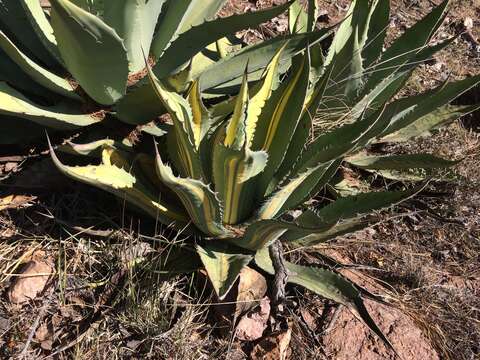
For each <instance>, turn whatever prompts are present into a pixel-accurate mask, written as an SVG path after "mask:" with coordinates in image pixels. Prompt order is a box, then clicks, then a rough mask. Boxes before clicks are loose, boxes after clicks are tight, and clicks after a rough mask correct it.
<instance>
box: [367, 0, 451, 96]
mask: <svg viewBox="0 0 480 360" xmlns="http://www.w3.org/2000/svg"><path fill="white" fill-rule="evenodd" d="M449 2H450V0H445V1H443V2H442V3H441V4H440V5H439V6H437V7H436V8H435V9H433V10H432V11H431V12H430V13H429V14H428V15H426V16H425V17H424V18H423V19H422V20H420V21H419V22H417V23H415V25H413V26H412V27H410V28H409V29H407V30H406V31H405V33H403V34H402V35H401V36H400V37H399V38H398V39H397V40H395V41H394V42H393V43H392V45H391V46H390V47H388V48H387V50H385V52H384V53H383V54H382V56H381V57H380V59H379V62H378V63H377V64H376V66H375V67H374V68H373V71H372V73H371V75H370V76H369V79H368V82H367V84H366V85H365V88H366V90H367V91H369V90H371V89H372V88H373V87H375V86H376V85H377V84H378V83H380V82H381V81H382V80H383V79H384V78H386V77H388V76H389V75H390V74H392V73H393V72H395V71H397V67H399V66H402V65H403V64H406V63H413V62H414V61H415V57H416V54H418V53H419V52H420V51H422V50H423V49H424V48H425V47H426V46H427V44H428V42H429V41H430V39H431V38H432V36H433V34H434V33H435V32H436V31H437V29H438V28H439V27H440V25H441V24H442V22H443V20H444V18H445V16H446V9H447V6H448V4H449Z"/></svg>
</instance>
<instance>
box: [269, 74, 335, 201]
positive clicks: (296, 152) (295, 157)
mask: <svg viewBox="0 0 480 360" xmlns="http://www.w3.org/2000/svg"><path fill="white" fill-rule="evenodd" d="M331 69H332V68H331V67H330V69H327V70H326V71H325V74H324V76H323V77H322V79H321V80H319V81H318V82H317V84H316V86H315V88H314V89H313V91H312V93H311V94H310V96H309V99H308V100H307V103H306V104H305V106H304V109H303V111H302V115H301V117H300V120H299V122H298V125H297V128H296V129H295V133H294V134H293V137H292V139H291V141H290V144H289V146H288V150H287V153H286V154H285V157H284V159H283V161H282V164H281V165H280V167H279V169H278V170H277V172H276V173H275V175H274V176H273V178H272V180H271V181H270V184H269V185H268V188H267V191H266V194H267V195H268V194H270V193H271V192H272V191H273V190H274V189H275V187H276V186H277V185H278V184H279V183H281V182H282V181H284V180H285V179H286V177H287V175H288V174H289V173H290V171H292V169H293V168H294V167H295V165H296V163H297V162H298V161H299V157H300V155H301V154H302V153H303V151H304V150H305V148H306V146H307V143H308V136H309V135H310V133H311V130H312V124H313V119H314V117H315V116H316V114H317V111H318V107H319V105H320V103H321V102H322V99H323V96H324V94H325V89H326V87H327V84H328V82H329V80H330V75H331Z"/></svg>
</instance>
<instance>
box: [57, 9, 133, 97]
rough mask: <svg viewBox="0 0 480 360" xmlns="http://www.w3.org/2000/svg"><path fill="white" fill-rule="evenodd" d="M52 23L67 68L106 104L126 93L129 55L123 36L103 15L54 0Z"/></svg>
mask: <svg viewBox="0 0 480 360" xmlns="http://www.w3.org/2000/svg"><path fill="white" fill-rule="evenodd" d="M51 3H52V11H51V24H52V27H53V30H54V33H55V37H56V39H57V42H58V49H59V51H60V54H61V55H62V58H63V60H64V61H65V65H66V67H67V69H68V71H69V72H70V73H71V74H72V75H73V77H74V78H75V79H76V80H77V81H78V82H79V83H80V85H81V86H82V88H83V89H84V90H85V92H86V93H87V94H88V95H89V96H90V97H91V98H92V99H94V100H95V101H97V102H98V103H100V104H103V105H112V104H114V103H115V102H116V101H117V100H119V99H120V98H121V97H122V96H123V95H125V92H126V87H127V78H128V57H127V52H126V49H125V46H124V44H123V40H122V39H121V38H120V37H119V36H118V35H117V33H116V32H115V30H114V29H112V28H111V27H110V26H108V25H107V24H105V23H104V22H103V21H102V20H101V19H100V18H98V17H96V16H95V15H92V14H90V13H89V12H87V11H85V10H83V9H81V8H80V7H78V6H76V5H74V4H73V3H71V2H70V1H68V0H52V1H51Z"/></svg>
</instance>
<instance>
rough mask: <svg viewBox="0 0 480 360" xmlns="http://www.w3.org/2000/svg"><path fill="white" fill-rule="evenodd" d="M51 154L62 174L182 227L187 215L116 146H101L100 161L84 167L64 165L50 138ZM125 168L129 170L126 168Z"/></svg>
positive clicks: (164, 222) (163, 220)
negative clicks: (149, 184)
mask: <svg viewBox="0 0 480 360" xmlns="http://www.w3.org/2000/svg"><path fill="white" fill-rule="evenodd" d="M49 147H50V155H51V157H52V160H53V162H54V164H55V165H56V167H57V168H58V169H59V170H60V171H61V172H62V173H64V174H65V175H67V176H69V177H71V178H73V179H75V180H78V181H80V182H84V183H86V184H89V185H92V186H95V187H97V188H100V189H102V190H105V191H108V192H110V193H112V194H113V195H116V196H118V197H119V198H121V199H124V200H126V201H127V202H129V203H131V204H132V205H134V206H136V207H138V208H139V209H141V210H143V211H145V212H146V213H147V214H149V215H150V216H152V217H153V218H155V219H158V221H160V222H161V223H162V224H165V225H172V224H173V225H175V226H176V227H178V228H182V227H184V226H185V224H186V222H187V218H186V217H185V214H184V213H183V211H182V210H180V209H178V208H176V207H174V206H172V205H170V204H167V203H165V202H164V201H163V200H162V199H161V198H160V197H159V196H158V194H154V193H152V192H150V191H149V189H148V187H147V186H146V185H145V184H143V183H141V182H140V181H139V180H138V178H137V176H136V174H135V173H132V172H131V171H133V169H132V166H131V164H129V163H128V161H127V160H126V159H124V158H123V157H122V156H121V154H120V153H119V152H117V151H116V150H115V149H104V150H103V154H102V155H103V156H102V164H100V165H87V166H67V165H63V164H62V163H61V161H60V160H59V159H58V157H57V155H56V154H55V151H54V150H53V148H52V146H51V144H50V140H49ZM125 168H127V169H129V170H130V171H127V170H126V169H125Z"/></svg>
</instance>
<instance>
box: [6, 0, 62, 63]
mask: <svg viewBox="0 0 480 360" xmlns="http://www.w3.org/2000/svg"><path fill="white" fill-rule="evenodd" d="M25 1H26V0H0V30H2V31H3V32H5V33H6V34H7V35H8V36H9V37H10V38H11V39H13V40H14V42H15V44H17V46H20V48H21V50H22V51H23V52H25V53H26V54H27V56H28V57H29V58H31V59H33V60H35V61H39V62H41V63H42V64H44V65H47V66H52V67H56V66H58V63H57V62H56V61H55V59H54V58H53V57H52V55H51V53H50V52H49V51H48V50H47V49H46V48H45V46H44V43H43V42H42V41H41V37H42V35H43V34H41V33H39V32H38V31H36V29H35V26H34V25H33V24H34V23H35V19H32V18H29V15H32V13H30V12H29V11H27V10H28V9H27V8H26V7H25V6H24V5H25V3H24V2H25ZM29 2H32V3H33V2H35V1H32V0H29ZM36 2H37V3H38V1H36ZM31 6H32V7H36V5H35V4H32V5H31ZM35 25H36V24H35Z"/></svg>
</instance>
